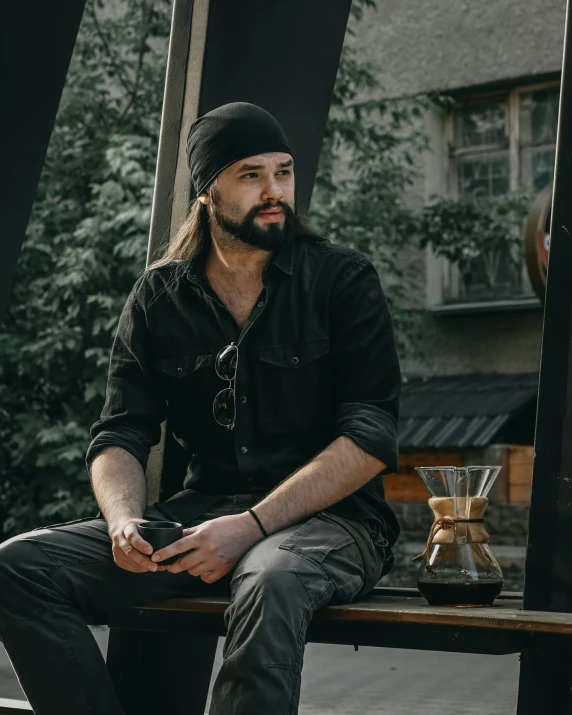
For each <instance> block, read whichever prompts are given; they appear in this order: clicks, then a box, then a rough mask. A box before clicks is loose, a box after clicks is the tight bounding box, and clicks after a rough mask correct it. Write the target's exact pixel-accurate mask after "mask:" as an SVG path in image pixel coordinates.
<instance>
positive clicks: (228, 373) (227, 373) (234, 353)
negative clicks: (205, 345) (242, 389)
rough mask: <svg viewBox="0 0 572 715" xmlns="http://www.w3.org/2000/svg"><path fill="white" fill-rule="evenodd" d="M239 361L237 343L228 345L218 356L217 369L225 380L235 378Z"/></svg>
mask: <svg viewBox="0 0 572 715" xmlns="http://www.w3.org/2000/svg"><path fill="white" fill-rule="evenodd" d="M237 362H238V348H237V347H236V345H227V346H226V348H223V349H222V350H221V351H220V353H219V354H218V355H217V356H216V362H215V369H216V373H217V375H218V376H219V377H222V379H223V380H234V377H235V375H236V364H237Z"/></svg>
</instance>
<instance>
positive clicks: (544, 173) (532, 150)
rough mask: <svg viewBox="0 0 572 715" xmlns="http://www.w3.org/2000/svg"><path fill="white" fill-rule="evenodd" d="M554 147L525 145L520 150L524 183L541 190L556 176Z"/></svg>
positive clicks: (521, 172) (521, 174) (521, 173)
mask: <svg viewBox="0 0 572 715" xmlns="http://www.w3.org/2000/svg"><path fill="white" fill-rule="evenodd" d="M555 154H556V150H555V148H554V147H542V146H538V147H525V148H524V149H522V150H521V152H520V176H521V180H522V182H523V184H525V185H526V186H534V188H535V189H537V190H538V191H540V189H543V188H544V187H545V186H546V185H547V184H549V183H550V182H551V181H552V179H553V177H554V158H555Z"/></svg>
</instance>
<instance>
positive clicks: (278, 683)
mask: <svg viewBox="0 0 572 715" xmlns="http://www.w3.org/2000/svg"><path fill="white" fill-rule="evenodd" d="M253 503H254V500H253V498H252V497H251V496H250V495H239V496H235V497H223V498H219V499H218V501H216V502H215V503H211V504H210V505H209V506H208V508H207V510H206V511H205V512H204V513H202V514H200V515H195V516H194V517H192V518H185V517H188V515H189V514H190V513H192V511H193V508H194V507H193V508H191V509H189V508H188V507H189V501H188V499H187V498H186V496H185V495H184V494H183V498H181V499H177V498H175V499H174V500H169V501H167V502H164V503H163V504H162V505H161V504H158V505H153V506H152V507H148V508H147V510H146V512H145V518H148V519H158V518H159V519H163V518H165V516H167V515H168V516H171V517H173V518H176V519H177V520H179V521H181V522H182V523H183V524H184V525H185V526H194V525H197V524H198V523H201V522H202V521H205V520H206V519H212V518H216V517H217V516H222V515H224V514H232V513H239V512H242V511H244V510H246V509H247V508H248V507H249V506H252V505H253ZM165 507H166V508H167V514H166V513H165ZM158 509H160V511H159V510H158ZM194 510H195V511H196V508H195V509H194ZM345 524H346V525H347V522H345ZM362 551H363V548H362V549H360V548H358V545H357V543H356V540H355V538H354V536H353V535H352V532H351V528H350V530H348V529H347V528H345V527H344V522H343V521H340V520H338V521H336V520H333V519H332V518H331V517H329V515H327V514H320V515H317V516H315V517H313V518H311V519H309V520H308V521H306V522H304V523H302V524H297V525H294V526H291V527H289V528H287V529H284V530H283V531H280V532H278V533H276V534H273V535H271V536H270V537H269V538H267V539H264V540H263V541H261V542H259V543H258V544H256V545H255V546H254V547H253V548H252V549H251V550H250V551H248V552H247V553H246V554H245V555H244V557H243V558H242V559H241V561H240V562H239V563H238V564H237V566H236V568H235V569H234V571H233V572H232V573H231V574H228V575H227V576H226V577H224V578H223V579H220V580H219V581H217V582H216V583H214V584H205V583H204V582H203V581H201V580H200V579H199V578H196V577H193V576H190V575H189V574H188V573H187V572H183V573H180V574H171V573H169V572H168V571H166V572H160V573H145V574H133V573H130V572H128V571H124V570H123V569H121V568H119V567H118V566H116V564H115V563H114V561H113V557H112V553H111V541H110V538H109V536H108V533H107V526H106V523H105V521H104V520H103V519H89V520H81V521H79V522H72V523H69V524H63V525H57V526H53V527H48V528H45V529H39V530H35V531H31V532H29V533H27V534H23V535H21V536H17V537H14V538H13V539H10V540H9V541H7V542H5V543H3V544H0V638H1V639H2V641H3V643H4V646H5V648H6V651H7V652H8V655H9V657H10V660H11V662H12V664H13V666H14V669H15V671H16V673H17V675H18V678H19V680H20V683H21V685H22V688H23V690H24V692H25V693H26V696H27V697H28V699H29V701H30V703H31V705H32V707H33V709H34V712H35V713H36V715H65V714H67V713H70V714H72V713H73V715H122V713H123V710H122V708H121V705H120V703H119V701H118V699H117V696H116V694H115V691H114V688H113V685H112V683H111V679H110V677H109V674H108V672H107V668H106V665H105V662H104V660H103V658H102V656H101V653H100V651H99V649H98V646H97V644H96V642H95V640H94V638H93V636H92V634H91V631H90V630H89V628H88V627H87V625H86V621H87V622H89V619H90V616H93V615H94V614H100V613H106V612H109V611H111V610H114V609H118V608H125V607H130V606H134V605H144V604H145V603H149V602H152V601H155V600H161V599H165V598H175V597H184V596H196V595H203V596H204V595H220V594H221V593H224V594H230V596H231V605H230V607H229V608H228V609H227V611H226V614H225V622H226V625H227V629H228V633H227V637H226V641H225V648H224V662H223V665H222V668H221V670H220V672H219V675H218V677H217V680H216V683H215V687H214V690H213V698H212V704H211V709H210V714H211V715H253V714H260V715H262V714H266V713H272V714H273V715H293V714H295V713H297V711H298V700H299V694H300V672H301V668H302V659H303V652H304V645H305V636H306V629H307V626H308V623H309V621H310V619H311V617H312V614H313V613H314V611H315V610H316V609H317V608H320V607H322V606H324V605H325V604H327V603H347V602H349V601H351V600H352V599H354V598H355V597H356V596H357V595H358V594H360V593H363V592H365V591H367V590H370V589H371V588H372V587H373V586H374V585H375V581H376V580H377V579H376V578H372V575H374V576H375V575H377V577H379V575H380V573H381V567H382V563H381V559H380V558H379V556H376V552H375V551H374V550H373V548H372V550H371V552H370V553H368V554H363V553H362ZM371 559H374V560H375V559H377V561H378V562H377V563H374V564H372V563H371ZM368 560H369V563H368ZM142 687H143V688H144V687H150V684H147V683H142ZM155 687H156V686H155ZM190 687H191V688H192V684H191V685H190Z"/></svg>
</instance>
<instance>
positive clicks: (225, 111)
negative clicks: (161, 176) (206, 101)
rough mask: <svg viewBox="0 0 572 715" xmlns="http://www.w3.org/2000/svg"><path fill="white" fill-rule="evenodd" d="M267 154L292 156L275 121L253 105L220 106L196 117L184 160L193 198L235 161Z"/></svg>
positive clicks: (238, 103)
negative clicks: (188, 170)
mask: <svg viewBox="0 0 572 715" xmlns="http://www.w3.org/2000/svg"><path fill="white" fill-rule="evenodd" d="M270 151H280V152H285V153H286V154H292V152H291V151H290V148H289V147H288V139H286V135H285V134H284V130H283V129H282V127H281V126H280V124H279V123H278V121H277V120H276V119H275V118H274V117H273V116H272V115H271V114H269V113H268V112H267V111H266V110H264V109H262V108H261V107H257V106H256V105H255V104H248V103H247V102H233V103H232V104H224V105H223V106H222V107H218V108H217V109H213V110H212V112H208V114H205V115H204V116H202V117H199V118H198V119H196V120H195V121H194V122H193V123H192V125H191V129H190V131H189V136H188V138H187V161H188V162H189V168H190V170H191V179H192V181H193V184H194V186H195V189H196V192H197V196H198V195H199V194H202V193H203V191H204V190H205V189H207V188H208V186H210V184H212V182H213V181H214V180H215V179H216V177H217V176H218V175H219V174H220V172H221V171H223V170H224V169H226V167H227V166H230V165H231V164H234V162H235V161H240V160H241V159H245V158H246V157H247V156H255V155H256V154H263V153H265V152H270Z"/></svg>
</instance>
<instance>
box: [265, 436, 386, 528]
mask: <svg viewBox="0 0 572 715" xmlns="http://www.w3.org/2000/svg"><path fill="white" fill-rule="evenodd" d="M385 466H386V465H385V464H384V463H383V462H382V461H381V460H379V459H377V458H376V457H373V456H372V455H371V454H368V453H367V452H364V451H363V449H361V448H360V447H358V446H357V444H356V443H355V442H354V441H353V440H352V439H350V438H349V437H346V436H345V435H344V436H342V437H338V439H336V440H335V441H334V442H332V443H331V444H330V445H329V446H328V447H326V449H324V451H323V452H320V454H318V455H317V456H316V457H314V459H312V460H311V461H310V462H308V464H306V465H305V466H304V467H302V468H301V469H299V470H298V471H297V472H295V473H294V474H293V475H292V476H291V477H289V478H288V479H287V480H286V481H284V482H282V484H280V486H278V487H277V488H276V489H274V491H272V492H271V493H270V494H269V495H268V496H267V497H266V498H265V499H263V501H261V502H259V503H258V504H257V505H256V507H255V509H254V511H255V512H256V514H257V515H258V517H259V518H260V520H261V521H262V523H263V525H264V527H265V529H266V531H267V532H268V533H274V532H275V531H279V530H280V529H284V528H286V527H287V526H289V525H290V524H295V523H296V522H298V521H301V520H302V519H304V518H306V517H308V516H311V515H312V514H315V513H316V512H318V511H320V510H322V509H325V508H326V507H328V506H331V505H332V504H335V503H336V502H337V501H339V500H340V499H343V498H344V497H346V496H348V495H349V494H351V493H352V492H354V491H355V490H356V489H359V487H361V486H363V485H364V484H365V483H366V482H368V481H369V480H370V479H372V478H373V477H374V476H375V475H376V474H378V473H379V472H381V471H382V470H383V469H384V468H385Z"/></svg>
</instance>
